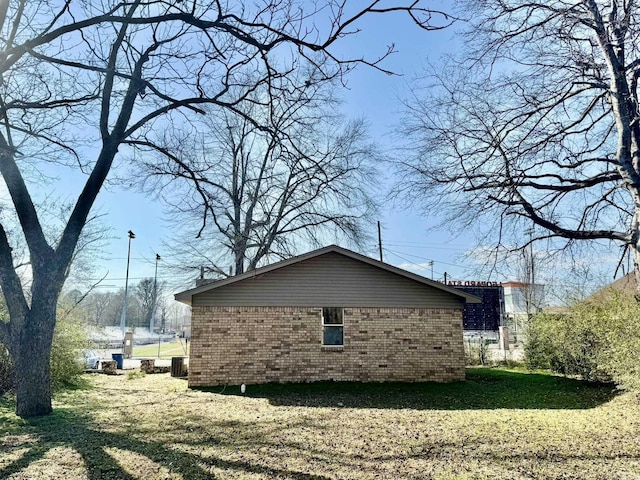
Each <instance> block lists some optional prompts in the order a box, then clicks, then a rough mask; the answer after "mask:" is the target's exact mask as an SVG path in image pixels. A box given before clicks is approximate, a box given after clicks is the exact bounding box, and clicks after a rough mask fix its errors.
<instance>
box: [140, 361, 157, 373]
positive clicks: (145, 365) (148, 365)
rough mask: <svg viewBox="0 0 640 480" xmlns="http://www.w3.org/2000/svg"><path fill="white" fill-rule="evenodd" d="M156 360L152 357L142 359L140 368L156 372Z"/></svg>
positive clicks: (144, 370)
mask: <svg viewBox="0 0 640 480" xmlns="http://www.w3.org/2000/svg"><path fill="white" fill-rule="evenodd" d="M155 364H156V361H155V360H154V359H153V358H151V359H145V360H140V370H141V371H143V372H144V373H155Z"/></svg>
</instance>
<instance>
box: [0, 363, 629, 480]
mask: <svg viewBox="0 0 640 480" xmlns="http://www.w3.org/2000/svg"><path fill="white" fill-rule="evenodd" d="M87 381H88V383H89V384H90V386H89V387H88V388H85V389H81V390H76V391H73V392H68V393H64V394H60V395H58V396H57V397H56V399H55V405H54V408H55V414H54V415H51V416H48V417H44V418H40V419H35V420H32V421H29V422H25V421H23V420H21V419H19V418H17V417H15V415H14V414H13V408H14V405H13V404H12V402H11V401H10V400H8V399H0V478H2V479H5V478H8V479H41V478H46V479H57V478H59V479H85V478H89V479H96V480H98V479H128V480H130V479H184V480H188V479H204V478H251V479H253V478H264V479H266V478H293V479H305V480H306V479H329V478H336V479H337V478H353V479H374V478H375V479H380V478H382V479H402V478H407V479H409V478H411V479H414V478H434V479H483V478H492V479H532V478H535V479H547V478H549V479H551V478H554V479H575V478H584V479H609V478H611V479H638V478H640V405H639V403H638V397H637V396H635V395H632V394H629V393H625V394H616V392H614V391H613V390H612V389H611V388H607V387H603V386H594V385H589V384H585V383H582V382H578V381H576V380H571V379H566V378H560V377H554V376H550V375H546V374H527V373H523V372H513V371H505V370H498V369H493V370H490V369H472V370H469V372H468V381H467V382H464V383H458V384H431V383H429V384H426V383H425V384H394V383H391V384H365V385H358V384H341V383H335V384H334V383H323V384H311V385H284V386H283V385H266V386H260V387H256V386H249V387H248V388H247V392H246V394H245V395H241V394H240V391H239V389H238V387H226V388H223V387H220V388H217V389H212V390H211V391H191V390H187V388H186V382H185V381H184V380H180V379H174V378H171V377H170V376H168V375H167V374H163V375H147V376H139V375H122V376H117V377H109V376H103V375H92V376H88V377H87Z"/></svg>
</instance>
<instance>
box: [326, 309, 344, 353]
mask: <svg viewBox="0 0 640 480" xmlns="http://www.w3.org/2000/svg"><path fill="white" fill-rule="evenodd" d="M322 344H323V345H332V346H335V345H338V346H340V345H343V344H344V324H343V321H342V308H338V307H325V308H323V309H322Z"/></svg>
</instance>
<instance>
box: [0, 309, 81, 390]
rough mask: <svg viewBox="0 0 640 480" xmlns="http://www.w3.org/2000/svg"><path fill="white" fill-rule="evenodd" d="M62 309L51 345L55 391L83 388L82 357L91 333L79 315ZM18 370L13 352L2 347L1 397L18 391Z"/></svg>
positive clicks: (0, 351) (0, 365)
mask: <svg viewBox="0 0 640 480" xmlns="http://www.w3.org/2000/svg"><path fill="white" fill-rule="evenodd" d="M65 306H66V305H65V303H64V302H62V303H61V305H60V306H59V307H58V320H57V322H56V328H55V330H54V334H53V344H52V345H51V386H52V388H53V389H54V390H60V389H63V388H66V387H74V386H78V385H80V384H81V380H80V378H81V375H82V373H84V364H83V362H82V358H81V357H82V356H81V354H80V352H81V350H82V348H84V347H85V346H86V345H87V331H86V326H85V324H84V322H83V321H82V319H81V317H80V315H79V313H77V312H75V311H73V310H72V311H68V306H67V309H65ZM14 374H15V373H14V368H13V362H12V360H11V356H10V355H9V351H8V350H7V349H6V348H5V346H4V345H2V344H0V394H2V393H4V392H6V391H9V390H12V389H13V387H14Z"/></svg>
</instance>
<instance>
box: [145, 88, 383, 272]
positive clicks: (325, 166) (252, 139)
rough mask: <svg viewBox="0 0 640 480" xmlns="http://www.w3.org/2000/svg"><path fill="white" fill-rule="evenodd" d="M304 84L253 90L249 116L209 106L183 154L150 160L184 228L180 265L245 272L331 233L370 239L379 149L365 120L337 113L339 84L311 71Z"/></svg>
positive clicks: (153, 186)
mask: <svg viewBox="0 0 640 480" xmlns="http://www.w3.org/2000/svg"><path fill="white" fill-rule="evenodd" d="M300 83H301V84H302V85H305V87H304V88H302V89H300V90H298V91H294V92H290V93H289V92H285V91H281V93H280V94H279V95H278V96H277V98H275V97H271V98H265V99H260V98H254V103H252V104H251V105H250V107H249V108H250V110H245V111H243V112H242V115H238V114H236V113H235V112H228V111H226V112H225V111H211V112H210V115H207V116H206V117H205V118H204V119H203V123H204V128H202V129H200V131H201V132H202V133H201V135H200V136H195V135H183V136H182V137H181V138H179V140H178V141H177V142H175V143H177V144H178V145H180V148H179V149H178V148H175V149H174V151H179V152H180V154H176V155H179V157H177V158H174V159H168V160H167V162H165V163H160V162H157V161H151V162H147V163H146V165H145V167H146V171H147V172H148V174H149V175H150V176H151V180H152V181H151V182H148V184H147V190H149V191H150V192H156V193H159V196H160V197H161V198H162V200H163V201H164V202H165V203H167V204H169V205H170V209H171V211H172V212H173V213H174V216H175V220H176V224H177V225H179V226H180V228H179V229H176V231H179V232H180V234H179V235H180V238H179V239H177V241H174V242H172V243H171V251H172V252H174V263H176V261H175V260H176V259H177V263H178V264H179V265H180V267H182V268H186V269H188V270H190V271H191V273H192V274H193V272H194V271H197V270H199V269H200V267H201V266H204V267H205V269H206V271H208V272H212V273H214V274H216V275H222V276H226V275H227V274H229V273H231V272H230V271H229V270H228V268H227V266H229V265H233V273H234V274H239V273H243V272H244V271H245V269H247V270H252V269H255V268H256V266H257V265H258V264H259V263H260V262H261V261H263V260H264V259H265V258H266V257H267V256H275V257H276V258H286V257H289V256H292V255H293V254H295V252H296V242H297V241H301V240H302V241H307V242H310V243H312V244H317V243H320V242H321V241H322V240H321V239H322V235H323V234H327V233H328V232H329V233H328V235H330V236H331V237H333V238H335V237H336V236H340V237H343V238H346V239H347V240H350V241H354V242H358V241H360V240H362V239H363V238H364V234H363V229H362V223H363V222H364V221H366V219H370V214H371V212H372V211H373V210H374V208H375V203H374V201H373V200H372V198H371V194H370V193H369V192H370V185H371V184H372V183H373V179H372V172H373V165H374V164H375V160H376V159H377V158H378V157H379V154H378V153H377V151H376V148H375V146H374V145H372V144H371V143H368V142H367V138H366V128H365V125H364V123H363V122H362V121H352V122H347V123H345V122H343V121H342V118H341V117H340V116H339V115H337V114H336V113H335V112H336V107H337V103H338V102H336V100H335V98H334V97H333V93H332V92H333V91H334V90H335V88H336V86H335V84H334V83H335V82H326V81H325V82H318V81H317V80H315V79H314V78H313V76H309V77H306V78H303V79H301V81H300ZM249 118H250V119H255V118H263V119H264V121H263V122H262V124H261V125H260V126H257V125H256V124H255V123H254V122H253V121H250V120H248V119H249ZM194 137H195V139H194ZM176 146H177V145H176ZM187 225H191V226H192V228H185V227H186V226H187Z"/></svg>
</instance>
